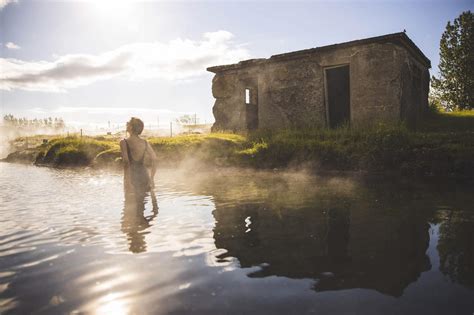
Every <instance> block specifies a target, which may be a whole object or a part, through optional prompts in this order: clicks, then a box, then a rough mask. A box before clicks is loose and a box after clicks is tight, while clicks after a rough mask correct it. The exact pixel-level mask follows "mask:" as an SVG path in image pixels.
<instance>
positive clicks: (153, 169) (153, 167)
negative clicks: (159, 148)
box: [146, 141, 158, 182]
mask: <svg viewBox="0 0 474 315" xmlns="http://www.w3.org/2000/svg"><path fill="white" fill-rule="evenodd" d="M146 145H147V146H148V150H147V152H148V153H149V154H150V156H149V157H150V162H151V173H150V178H151V181H152V182H154V178H155V174H156V167H157V162H158V159H157V158H156V154H155V151H154V150H153V148H152V146H151V145H150V144H149V143H148V141H147V143H146Z"/></svg>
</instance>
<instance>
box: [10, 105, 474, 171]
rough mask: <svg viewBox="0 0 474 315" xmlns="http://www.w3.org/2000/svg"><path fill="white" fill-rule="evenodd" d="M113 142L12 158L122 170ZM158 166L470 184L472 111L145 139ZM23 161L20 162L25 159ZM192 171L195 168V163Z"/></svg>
mask: <svg viewBox="0 0 474 315" xmlns="http://www.w3.org/2000/svg"><path fill="white" fill-rule="evenodd" d="M118 141H119V139H118V138H116V137H95V138H90V137H83V138H78V137H65V138H64V137H63V138H53V139H51V140H50V141H48V143H46V144H41V145H39V146H38V147H37V148H36V149H34V150H31V149H30V150H28V151H26V150H23V151H19V152H17V153H14V154H13V155H11V156H10V157H9V158H7V160H8V159H10V160H12V161H13V160H15V154H16V156H18V157H19V156H23V160H28V157H29V158H30V160H34V162H35V163H36V164H39V165H52V166H57V167H62V166H87V165H95V166H106V165H107V166H116V167H119V166H120V165H121V158H120V149H119V146H118ZM148 141H149V142H150V144H151V145H152V147H153V148H154V150H155V152H156V153H157V156H158V159H159V164H160V166H178V165H180V164H182V163H194V162H199V165H205V166H210V167H214V166H238V167H250V168H272V169H273V168H288V167H289V168H300V167H305V168H309V169H314V170H338V171H366V172H377V173H378V172H395V173H401V174H407V175H455V176H466V177H474V111H465V112H460V113H434V114H431V115H430V116H429V117H428V118H427V119H426V120H425V121H424V123H423V125H421V126H419V128H418V130H415V131H413V130H408V129H407V128H405V127H403V126H402V125H396V126H389V125H378V126H373V127H371V128H364V129H349V128H340V129H336V130H328V129H314V130H311V129H309V130H279V131H269V130H259V131H257V132H253V133H250V134H248V135H245V136H244V135H237V134H230V133H211V134H208V135H180V136H176V137H173V138H148ZM25 156H26V157H25ZM193 165H196V164H193Z"/></svg>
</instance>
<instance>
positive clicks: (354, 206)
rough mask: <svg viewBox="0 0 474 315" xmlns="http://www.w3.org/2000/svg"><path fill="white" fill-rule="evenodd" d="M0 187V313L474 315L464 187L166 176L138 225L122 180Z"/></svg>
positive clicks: (108, 175) (20, 178) (13, 170)
mask: <svg viewBox="0 0 474 315" xmlns="http://www.w3.org/2000/svg"><path fill="white" fill-rule="evenodd" d="M0 173H1V177H0V201H1V202H0V312H1V313H2V314H3V313H6V314H8V313H12V314H14V313H30V312H38V313H48V314H49V313H69V312H74V311H77V312H80V313H82V312H87V313H89V312H90V313H98V314H127V313H153V314H165V313H186V314H189V313H198V314H242V313H249V312H253V313H258V314H261V313H262V314H290V313H292V314H304V313H322V314H332V313H351V312H354V310H359V311H358V312H359V313H363V314H380V313H388V314H420V313H428V314H447V313H469V312H472V310H473V309H474V302H473V301H472V296H473V293H474V267H473V266H474V264H473V260H472V257H474V248H473V247H472V244H473V239H474V235H473V233H474V209H473V207H472V205H473V204H474V197H473V195H472V191H471V188H470V187H472V186H471V185H470V184H469V183H460V182H456V181H451V182H446V181H443V182H435V181H426V182H418V181H413V180H411V181H406V182H403V181H397V180H393V179H390V180H381V179H360V178H353V177H342V176H337V177H336V176H332V177H311V176H308V175H306V174H305V173H304V172H300V173H282V174H272V173H266V172H253V171H252V172H251V171H245V172H244V171H241V170H233V171H216V172H209V173H195V172H192V171H190V170H184V169H183V170H180V171H174V170H165V169H162V170H159V171H158V174H157V179H156V187H157V188H156V190H157V197H158V203H159V210H158V212H155V211H154V210H153V207H152V204H151V202H150V198H149V197H147V198H146V199H145V201H146V203H145V205H144V208H143V209H144V211H143V213H140V212H137V211H135V210H134V209H133V207H129V205H127V203H126V202H125V201H124V194H123V189H122V188H123V184H122V174H121V173H120V172H117V173H114V172H111V171H107V172H103V171H98V170H82V171H79V170H55V169H49V168H39V167H33V166H25V165H15V164H6V163H0ZM434 288H435V289H434ZM243 301H245V303H244V302H243Z"/></svg>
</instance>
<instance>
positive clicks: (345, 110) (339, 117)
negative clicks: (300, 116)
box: [325, 65, 351, 128]
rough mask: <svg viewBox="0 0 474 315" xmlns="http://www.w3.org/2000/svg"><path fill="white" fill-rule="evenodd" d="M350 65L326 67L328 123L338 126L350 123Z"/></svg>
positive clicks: (330, 125)
mask: <svg viewBox="0 0 474 315" xmlns="http://www.w3.org/2000/svg"><path fill="white" fill-rule="evenodd" d="M349 74H350V72H349V65H345V66H338V67H332V68H327V69H325V77H326V103H327V112H328V124H329V127H330V128H336V127H339V126H342V125H344V124H348V123H350V119H351V100H350V81H349Z"/></svg>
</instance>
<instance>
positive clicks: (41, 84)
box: [0, 31, 250, 92]
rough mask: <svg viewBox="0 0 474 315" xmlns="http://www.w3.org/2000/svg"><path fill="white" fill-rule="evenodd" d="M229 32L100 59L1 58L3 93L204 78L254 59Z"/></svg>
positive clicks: (130, 48) (131, 48)
mask: <svg viewBox="0 0 474 315" xmlns="http://www.w3.org/2000/svg"><path fill="white" fill-rule="evenodd" d="M232 39H233V35H232V34H231V33H229V32H227V31H217V32H210V33H205V34H203V36H202V38H201V39H200V40H190V39H180V38H178V39H175V40H172V41H169V42H166V43H163V42H149V43H143V42H142V43H133V44H129V45H125V46H122V47H119V48H117V49H115V50H112V51H108V52H105V53H103V54H99V55H84V54H83V55H65V56H59V57H58V58H57V59H56V60H55V61H22V60H17V59H11V58H10V59H7V58H0V67H1V68H2V74H0V89H4V90H13V89H23V90H30V91H45V92H61V91H65V90H67V89H70V88H74V87H78V86H82V85H87V84H91V83H93V82H95V81H98V80H104V79H109V78H111V77H115V76H118V75H121V76H124V77H126V78H128V79H129V80H145V79H152V78H162V79H167V80H183V79H189V78H192V77H196V76H199V75H202V74H204V73H205V69H206V67H208V66H210V65H217V64H226V63H232V62H236V61H239V60H242V59H246V58H249V56H250V54H249V52H248V51H247V50H246V49H245V48H243V47H242V46H239V45H237V44H236V43H234V42H233V40H232Z"/></svg>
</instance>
